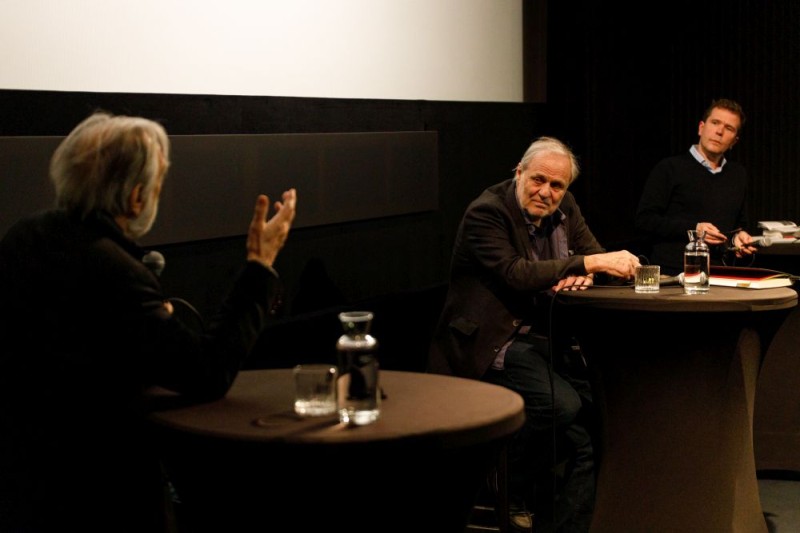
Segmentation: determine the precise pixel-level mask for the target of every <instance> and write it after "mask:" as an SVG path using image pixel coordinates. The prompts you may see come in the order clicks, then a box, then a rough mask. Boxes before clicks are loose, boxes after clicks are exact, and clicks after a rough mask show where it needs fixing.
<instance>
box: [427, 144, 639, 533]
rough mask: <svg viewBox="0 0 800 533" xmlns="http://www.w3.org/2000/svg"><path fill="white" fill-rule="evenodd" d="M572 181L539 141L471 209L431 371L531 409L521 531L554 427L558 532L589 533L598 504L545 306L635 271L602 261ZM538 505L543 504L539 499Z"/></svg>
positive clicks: (588, 452)
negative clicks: (564, 293)
mask: <svg viewBox="0 0 800 533" xmlns="http://www.w3.org/2000/svg"><path fill="white" fill-rule="evenodd" d="M577 175H578V164H577V161H576V159H575V156H574V155H573V154H572V152H571V151H570V149H569V148H568V147H567V146H565V145H564V144H563V143H562V142H560V141H558V140H557V139H553V138H549V137H542V138H540V139H538V140H536V141H535V142H534V143H532V144H531V145H530V147H529V148H528V150H527V151H526V152H525V154H524V155H523V157H522V160H521V161H520V163H519V164H518V165H517V168H516V170H515V176H514V178H513V179H510V180H507V181H504V182H501V183H498V184H496V185H494V186H492V187H489V188H488V189H486V190H485V191H484V192H483V193H482V194H481V195H480V196H479V197H478V198H477V199H476V200H475V201H473V202H472V203H471V204H470V205H469V207H468V208H467V211H466V213H465V215H464V217H463V219H462V222H461V226H460V228H459V231H458V235H457V237H456V243H455V248H454V252H453V258H452V265H451V272H450V286H449V291H448V295H447V299H446V302H445V306H444V310H443V313H442V316H441V318H440V321H439V325H438V327H437V329H436V332H435V335H434V339H433V343H432V346H431V351H430V356H429V370H430V371H432V372H437V373H443V374H453V375H456V376H461V377H468V378H473V379H481V380H485V381H489V382H492V383H496V384H499V385H503V386H506V387H508V388H510V389H512V390H514V391H516V392H518V393H519V394H520V395H521V396H522V397H523V400H524V401H525V409H526V424H525V426H524V427H523V429H522V430H521V431H520V433H519V434H518V435H517V436H516V437H515V440H514V443H513V445H512V448H511V451H510V461H509V465H510V466H509V468H510V481H509V494H510V504H511V516H510V519H511V525H512V527H514V528H515V531H530V530H531V516H530V514H529V512H528V511H527V509H528V508H530V507H529V506H528V505H529V503H528V504H526V501H525V500H526V497H528V496H529V495H530V493H531V492H532V487H533V485H534V484H535V481H536V480H537V478H538V479H539V480H540V481H541V480H543V479H544V480H546V479H547V477H546V471H547V468H548V466H552V465H553V462H554V461H553V457H554V456H553V454H554V453H555V451H554V450H552V445H551V444H550V443H552V441H553V431H552V428H553V426H554V425H555V428H556V434H557V440H558V442H557V444H556V446H557V447H558V450H559V453H558V455H559V457H563V456H566V457H568V458H569V463H568V470H569V473H568V475H567V476H565V480H566V482H565V486H564V491H563V494H562V495H561V497H560V498H559V508H558V519H559V522H560V524H559V527H560V528H561V530H562V531H587V530H588V527H589V520H590V518H591V511H592V507H593V501H594V472H593V464H592V448H591V441H590V438H589V434H588V432H587V430H586V428H584V427H583V426H582V424H581V422H580V420H579V417H578V414H579V411H580V409H581V397H580V395H579V393H578V391H577V390H576V388H575V387H574V386H573V382H574V380H573V379H572V378H571V377H570V376H569V375H567V372H565V371H561V369H560V368H557V373H556V374H554V375H553V381H552V390H551V384H550V379H549V375H550V372H549V367H548V364H549V363H548V362H549V359H550V346H549V345H550V343H549V339H548V334H549V326H550V325H549V308H550V301H551V299H552V296H553V293H554V292H557V291H559V290H577V289H586V288H587V287H589V286H590V285H592V283H593V277H594V274H595V273H608V274H611V275H613V276H619V277H625V278H627V277H630V276H631V275H632V274H633V272H634V268H635V267H636V265H638V264H639V261H638V259H637V258H636V257H635V256H634V255H632V254H631V253H629V252H627V251H624V250H623V251H617V252H608V253H606V252H605V251H604V250H603V248H602V247H601V246H600V244H598V242H597V240H596V239H595V237H594V235H592V232H591V231H590V230H589V228H588V226H587V225H586V223H585V221H584V219H583V216H582V215H581V212H580V209H579V208H578V206H577V204H576V203H575V199H574V198H573V196H572V194H571V193H569V192H568V191H567V189H568V187H569V185H570V184H571V183H572V182H573V181H574V180H575V178H576V177H577ZM554 366H556V365H554ZM551 392H552V394H551ZM551 400H554V402H553V401H551ZM562 451H563V452H565V454H562ZM543 476H544V477H543ZM544 483H547V482H546V481H544ZM536 508H537V509H542V510H544V509H546V508H547V504H545V503H544V502H541V501H538V502H537V503H536ZM537 512H538V511H537Z"/></svg>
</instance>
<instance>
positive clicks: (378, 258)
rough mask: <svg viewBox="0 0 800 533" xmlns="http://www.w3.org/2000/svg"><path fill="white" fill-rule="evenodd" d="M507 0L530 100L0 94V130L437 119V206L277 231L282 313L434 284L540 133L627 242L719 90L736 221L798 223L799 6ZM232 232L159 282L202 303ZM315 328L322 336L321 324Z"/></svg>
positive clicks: (293, 127)
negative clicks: (516, 16)
mask: <svg viewBox="0 0 800 533" xmlns="http://www.w3.org/2000/svg"><path fill="white" fill-rule="evenodd" d="M524 5H525V6H526V13H525V15H526V16H525V23H526V24H527V25H528V26H534V27H533V28H526V30H530V31H531V32H533V34H535V35H537V36H541V35H544V36H546V39H541V38H537V39H530V38H528V39H526V58H527V60H528V61H529V62H530V63H531V65H526V66H527V67H528V68H527V69H526V70H527V72H526V77H525V79H526V95H528V96H529V97H530V98H532V99H543V98H544V97H545V96H546V103H542V104H532V103H531V104H502V103H500V104H498V103H471V102H463V103H462V102H429V101H387V100H352V99H314V98H282V97H281V98H279V97H243V96H214V95H200V96H198V95H164V94H97V93H61V92H41V91H9V90H5V91H0V117H2V120H0V135H23V136H25V135H64V134H66V133H67V132H68V131H69V130H70V129H71V128H72V127H73V126H74V125H75V124H76V123H77V122H78V121H80V120H81V119H82V118H84V117H85V116H86V115H88V114H89V113H90V112H91V111H93V110H95V109H96V108H102V109H106V110H108V111H111V112H114V113H125V114H136V115H143V116H147V117H150V118H154V119H158V120H160V121H161V122H162V123H164V125H165V126H166V127H167V129H168V131H169V133H170V134H173V135H181V134H182V135H199V134H231V133H324V132H379V131H437V132H438V168H439V170H438V179H439V208H438V210H434V211H427V212H422V213H416V214H412V215H403V216H392V217H381V218H376V219H373V220H367V221H357V222H347V223H341V224H335V225H328V226H320V227H310V228H299V229H297V230H296V231H293V233H292V235H291V237H290V239H289V241H288V243H287V245H286V248H285V250H284V252H283V253H282V254H281V256H280V257H279V260H278V263H277V265H276V266H277V268H278V269H279V271H280V272H281V275H282V279H283V281H284V284H285V291H286V294H285V300H286V307H285V313H286V315H287V316H288V315H291V314H292V313H296V312H303V313H309V312H313V310H314V309H318V308H321V307H325V306H328V305H336V304H343V305H350V304H354V305H357V304H358V303H359V302H371V303H370V304H368V305H372V304H374V305H375V307H376V308H378V307H379V306H380V302H387V301H390V300H391V298H388V297H387V298H382V297H383V296H387V295H389V296H391V295H394V296H396V295H398V294H399V295H402V294H419V293H420V291H423V292H424V290H425V289H426V288H428V287H439V286H441V284H442V283H444V282H445V281H446V279H447V268H448V263H449V257H450V252H451V247H452V243H453V238H454V235H455V231H456V228H457V225H458V222H459V219H460V217H461V214H462V213H463V210H464V208H465V207H466V205H467V204H468V203H469V201H470V200H472V199H473V198H474V197H475V196H476V195H477V194H478V193H479V192H480V191H481V190H482V189H483V188H484V187H486V186H487V185H489V184H492V183H494V182H497V181H499V180H501V179H504V178H507V177H510V176H511V168H512V167H513V166H514V164H515V163H516V162H517V160H518V159H519V157H520V155H521V154H522V152H523V151H524V149H525V148H526V146H527V144H528V143H529V142H530V141H531V140H532V139H534V138H535V137H536V136H539V135H543V134H548V135H555V136H558V137H560V138H562V139H563V140H565V141H566V142H568V143H569V144H570V145H572V146H573V148H574V149H575V151H576V153H577V154H578V156H579V157H580V160H581V164H582V167H583V172H582V175H581V177H580V178H579V179H578V181H577V182H576V183H575V184H574V185H573V192H574V193H575V194H576V196H577V198H578V201H579V203H580V204H581V206H582V209H583V212H584V215H585V216H586V218H587V220H588V222H589V224H590V226H591V227H592V229H593V231H594V232H595V234H596V235H597V236H598V238H599V239H600V241H601V242H602V243H604V244H605V245H606V246H607V247H608V248H610V249H618V248H623V247H626V248H631V249H635V248H636V247H637V246H638V245H639V242H638V241H637V237H636V234H635V232H634V230H633V215H634V212H635V209H636V204H637V203H638V199H639V195H640V193H641V190H642V187H643V185H644V181H645V179H646V177H647V173H648V172H649V170H650V168H651V167H652V166H653V165H654V164H655V163H656V162H657V161H658V160H659V159H661V158H663V157H666V156H668V155H672V154H675V153H678V152H681V151H683V150H686V149H688V147H689V145H690V144H692V143H694V142H695V141H696V139H697V123H698V121H699V120H700V118H701V117H700V115H701V113H702V111H703V109H704V108H705V107H706V106H707V105H708V103H709V102H710V101H711V100H712V99H713V98H718V97H729V98H734V99H737V100H739V101H740V102H741V103H742V105H743V106H744V109H745V112H746V113H747V115H748V119H747V125H746V126H745V129H744V130H743V132H742V138H741V141H740V142H739V144H738V145H737V146H736V147H735V149H734V151H733V152H732V153H731V154H730V157H731V158H735V159H737V160H739V161H741V162H742V163H743V164H744V165H745V166H746V167H747V168H748V170H749V173H750V175H751V182H752V183H751V203H750V206H749V214H750V219H751V225H752V226H753V228H752V229H753V230H754V231H757V230H755V223H756V222H757V221H758V220H767V219H770V220H772V219H790V220H795V221H798V222H800V180H798V178H797V177H798V175H800V151H799V150H798V149H797V145H798V141H799V140H800V131H798V130H800V98H798V97H797V95H798V81H800V69H799V68H798V65H800V32H798V31H797V28H798V27H800V3H796V2H793V1H789V0H781V1H775V2H761V1H747V0H736V1H733V2H725V3H719V2H713V3H712V2H706V1H694V2H688V1H683V0H679V1H675V2H664V3H661V4H652V5H649V7H648V9H647V11H646V12H644V11H637V10H635V9H632V8H631V6H630V5H628V4H625V3H613V2H611V3H609V2H594V1H591V0H578V1H575V2H544V1H543V0H542V1H538V0H537V1H532V2H531V3H530V4H529V3H528V2H526V3H525V4H524ZM534 8H535V9H534ZM544 20H546V23H544V22H543V21H544ZM528 37H530V36H528ZM532 73H533V74H535V75H531V74H532ZM543 78H545V79H543ZM531 95H533V96H531ZM299 194H300V203H299V208H300V209H302V191H299ZM720 194H724V191H720ZM209 216H213V215H211V214H209ZM243 232H244V228H243ZM243 242H244V241H243V238H226V239H217V240H211V241H198V242H188V243H181V244H176V245H172V246H170V247H169V248H168V249H165V250H163V251H164V253H165V255H166V257H167V262H168V263H167V265H168V266H167V269H166V270H165V272H164V283H165V286H166V288H167V290H168V291H170V292H171V293H172V294H175V295H178V296H183V297H186V298H187V299H190V300H192V301H193V302H194V303H195V304H196V305H197V306H198V307H199V308H200V309H201V310H203V311H204V312H206V311H207V310H209V309H210V308H211V307H212V306H213V305H214V304H215V303H216V302H217V301H218V299H219V297H220V296H221V293H222V292H223V291H224V290H225V288H226V287H227V282H228V280H229V279H230V276H231V275H232V274H233V273H234V272H235V271H236V269H238V268H239V266H240V265H241V260H242V258H243V256H244V252H243V250H244V244H243ZM756 266H758V265H756ZM320 272H324V274H321V273H320ZM314 273H316V274H314ZM325 278H328V281H329V283H327V284H326V282H325ZM301 279H302V281H301ZM431 293H432V294H435V295H436V298H440V297H441V291H440V290H438V289H437V288H435V289H434V290H433V291H432V292H431ZM426 294H427V292H426ZM376 298H377V299H381V298H382V299H381V300H380V302H379V300H376ZM415 301H423V302H427V300H419V299H418V300H415ZM436 301H438V300H435V299H434V303H433V304H432V305H438V304H437V303H435V302H436ZM428 303H429V302H428ZM413 305H414V303H413V302H411V303H409V302H408V301H406V300H403V301H402V302H399V301H398V302H397V305H396V306H394V309H397V308H398V307H404V306H409V307H411V308H412V309H413ZM293 306H294V307H295V309H294V310H293V309H292V308H293ZM437 311H438V310H426V314H425V316H429V315H430V316H433V315H435V314H436V312H437ZM388 312H389V311H387V312H386V314H388ZM386 314H384V316H386ZM403 316H404V317H405V320H406V321H407V322H406V324H400V325H399V326H398V328H396V329H399V330H402V329H404V328H405V329H406V330H407V331H410V330H412V329H413V327H414V320H415V317H414V316H413V315H411V316H410V315H409V314H408V313H405V314H404V315H403ZM395 318H396V317H392V320H395ZM380 321H381V316H380V315H378V316H376V327H380ZM326 324H330V321H328V322H326ZM425 327H427V325H426V326H425ZM401 333H402V332H401ZM401 333H398V332H394V334H397V335H398V336H399V335H400V334H401ZM324 335H325V336H333V335H335V325H334V327H333V328H332V329H331V330H330V331H328V332H326V333H325V334H324ZM287 342H288V341H287ZM322 342H325V343H328V342H329V345H331V346H332V344H333V342H335V341H334V340H333V339H330V341H328V339H327V338H325V339H324V341H322ZM327 345H328V344H326V346H327ZM310 356H311V357H313V355H310Z"/></svg>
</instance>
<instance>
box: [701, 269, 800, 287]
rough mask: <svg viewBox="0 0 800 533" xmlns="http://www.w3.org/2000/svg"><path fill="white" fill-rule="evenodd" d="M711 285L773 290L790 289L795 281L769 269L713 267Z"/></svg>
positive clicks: (786, 274) (784, 273) (788, 275)
mask: <svg viewBox="0 0 800 533" xmlns="http://www.w3.org/2000/svg"><path fill="white" fill-rule="evenodd" d="M709 283H710V284H711V285H716V286H718V287H741V288H744V289H771V288H773V287H790V286H791V285H792V284H793V283H794V281H793V280H792V276H791V275H790V274H788V273H786V272H780V271H778V270H770V269H768V268H753V267H732V266H715V265H712V266H711V277H710V280H709Z"/></svg>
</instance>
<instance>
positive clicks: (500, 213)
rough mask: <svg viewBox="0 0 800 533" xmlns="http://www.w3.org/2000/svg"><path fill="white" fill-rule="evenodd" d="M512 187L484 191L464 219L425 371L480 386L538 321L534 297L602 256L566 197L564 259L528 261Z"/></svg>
mask: <svg viewBox="0 0 800 533" xmlns="http://www.w3.org/2000/svg"><path fill="white" fill-rule="evenodd" d="M514 184H515V181H514V180H513V179H511V180H507V181H504V182H502V183H499V184H497V185H494V186H492V187H489V188H488V189H486V190H485V191H484V192H483V193H482V194H481V195H480V196H479V197H478V198H477V199H476V200H475V201H473V202H472V203H471V204H470V205H469V207H468V208H467V211H466V213H465V214H464V218H463V219H462V221H461V225H460V227H459V230H458V234H457V237H456V242H455V246H454V251H453V258H452V265H451V272H450V287H449V290H448V294H447V298H446V300H445V305H444V310H443V312H442V315H441V318H440V320H439V323H438V326H437V328H436V331H435V333H434V338H433V341H432V344H431V349H430V353H429V358H428V369H429V371H431V372H436V373H442V374H454V375H457V376H461V377H468V378H475V379H480V378H481V377H482V376H483V375H484V373H485V372H486V371H487V369H488V368H489V366H490V365H491V364H492V361H493V360H494V359H495V357H496V356H497V353H498V352H499V351H500V348H501V347H502V346H503V344H505V343H506V342H507V341H508V340H509V339H511V337H512V336H513V335H514V334H515V333H516V331H517V330H518V329H519V327H520V326H521V325H522V324H523V322H526V323H527V322H535V321H536V320H539V319H540V317H541V316H542V315H541V313H537V304H538V306H539V309H538V311H541V305H542V302H541V300H540V301H539V302H537V296H541V293H542V291H547V290H548V289H549V288H550V287H552V286H553V285H555V284H556V283H557V282H558V280H560V279H562V278H565V277H567V276H570V275H585V274H586V269H585V268H584V265H583V256H584V255H588V254H594V253H600V252H603V251H604V250H603V248H602V247H601V246H600V244H599V243H598V242H597V240H596V239H595V238H594V235H592V232H591V231H590V230H589V228H588V226H587V225H586V222H585V221H584V219H583V216H582V215H581V212H580V209H579V208H578V206H577V204H576V203H575V198H574V197H573V196H572V194H571V193H570V192H567V193H566V194H565V195H564V198H563V199H562V202H561V206H560V211H561V212H562V213H563V217H562V222H563V227H564V229H565V233H566V241H567V243H566V244H567V246H568V248H569V254H568V257H565V258H563V259H552V260H543V261H536V260H534V257H533V255H532V253H531V245H530V238H529V236H528V231H527V228H526V225H525V219H524V217H523V215H522V211H521V209H520V207H519V203H518V202H517V199H516V195H515V192H514ZM563 255H567V254H563ZM537 315H538V316H537Z"/></svg>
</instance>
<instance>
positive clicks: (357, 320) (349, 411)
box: [336, 311, 381, 426]
mask: <svg viewBox="0 0 800 533" xmlns="http://www.w3.org/2000/svg"><path fill="white" fill-rule="evenodd" d="M339 320H340V321H341V323H342V328H343V329H344V335H342V336H341V337H339V341H338V342H337V343H336V351H337V353H338V357H339V381H338V384H337V402H338V410H339V421H340V422H343V423H345V424H347V425H355V426H363V425H366V424H371V423H373V422H375V421H376V420H377V419H378V417H379V416H380V402H381V394H380V385H379V383H378V358H377V354H376V352H377V350H378V341H377V340H375V338H374V337H373V336H372V335H370V334H369V330H370V326H371V325H372V313H371V312H369V311H352V312H346V313H339Z"/></svg>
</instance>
